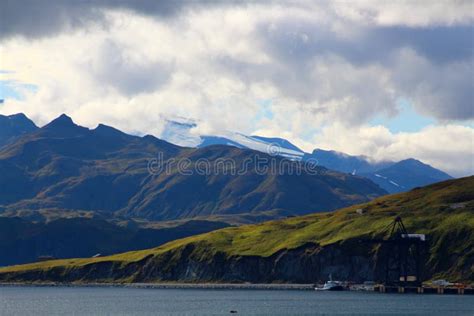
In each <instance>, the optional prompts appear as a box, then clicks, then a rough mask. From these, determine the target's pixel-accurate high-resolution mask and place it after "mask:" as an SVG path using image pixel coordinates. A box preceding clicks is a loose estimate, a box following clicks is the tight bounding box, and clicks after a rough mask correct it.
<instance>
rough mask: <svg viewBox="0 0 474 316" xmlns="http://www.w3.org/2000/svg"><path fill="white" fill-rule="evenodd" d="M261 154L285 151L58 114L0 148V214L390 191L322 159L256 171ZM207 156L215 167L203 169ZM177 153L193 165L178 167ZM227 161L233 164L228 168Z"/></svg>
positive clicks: (297, 203)
mask: <svg viewBox="0 0 474 316" xmlns="http://www.w3.org/2000/svg"><path fill="white" fill-rule="evenodd" d="M158 157H162V159H163V160H164V161H166V162H167V163H168V164H169V165H170V168H167V169H166V170H165V169H163V170H160V171H159V172H156V173H150V169H149V167H150V166H149V163H150V161H151V160H152V159H156V158H158ZM258 157H260V158H263V159H267V162H264V163H263V166H264V167H265V166H266V167H267V168H268V167H270V163H273V162H275V163H276V164H279V163H280V162H281V161H282V160H283V158H282V157H271V156H269V155H266V154H262V153H259V152H256V151H253V150H249V149H239V148H235V147H231V146H209V147H205V148H197V149H196V148H184V147H179V146H176V145H173V144H170V143H168V142H165V141H163V140H160V139H157V138H155V137H153V136H145V137H138V136H132V135H127V134H125V133H123V132H121V131H119V130H117V129H114V128H112V127H109V126H105V125H99V126H98V127H97V128H95V129H92V130H90V129H87V128H84V127H81V126H78V125H76V124H75V123H74V122H73V121H72V120H71V118H69V117H68V116H66V115H61V116H60V117H58V118H57V119H55V120H53V121H52V122H51V123H49V124H47V125H46V126H44V127H42V128H40V129H37V130H35V131H33V132H30V133H28V134H25V135H23V136H21V137H19V138H18V139H17V140H16V141H15V142H13V143H10V144H8V145H6V146H4V147H3V148H2V149H1V150H0V173H1V174H2V177H0V186H1V187H2V188H4V189H3V190H2V191H0V213H2V212H3V213H4V214H13V215H14V216H18V215H20V216H21V214H23V213H25V212H29V213H30V215H31V211H34V210H37V211H40V210H65V211H71V210H75V211H93V212H100V213H101V214H109V216H110V217H113V216H122V217H128V218H131V217H133V218H135V217H136V218H145V219H151V220H174V219H183V218H192V217H197V216H200V217H202V216H211V215H213V216H215V215H236V214H243V213H245V214H249V213H253V214H258V213H259V212H269V211H272V212H273V214H275V216H279V214H280V215H281V214H285V215H289V214H306V213H311V212H320V211H328V210H333V209H336V208H340V207H343V206H347V205H352V204H354V203H360V202H364V201H368V200H370V199H372V198H374V197H377V196H380V195H383V194H385V193H386V192H385V191H384V190H382V189H380V188H379V187H378V186H377V185H375V184H374V183H373V182H372V181H370V180H368V179H365V178H361V177H357V176H352V175H349V174H342V173H338V172H335V171H330V170H327V169H325V168H322V167H317V168H315V170H314V171H315V173H309V172H307V170H305V169H304V168H303V167H302V165H301V163H299V162H295V163H294V165H291V166H292V167H294V168H296V169H298V168H299V169H298V170H301V173H300V174H297V173H296V172H295V173H291V172H285V170H286V169H285V170H284V172H279V171H278V170H277V171H274V172H272V171H271V170H270V169H267V171H263V172H259V170H258V166H257V164H259V163H258V162H256V158H258ZM203 160H204V161H205V162H206V163H207V164H208V166H209V167H210V170H211V171H213V172H204V173H200V172H197V171H196V170H198V169H199V166H198V165H199V163H200V162H202V161H203ZM172 161H175V162H178V161H181V162H183V161H184V162H185V163H186V165H187V168H188V169H190V170H191V171H195V172H193V173H192V174H191V175H188V174H186V173H185V172H180V170H178V167H177V165H176V164H174V165H173V164H172ZM222 161H231V162H232V164H233V165H231V166H230V167H229V166H228V165H227V166H226V167H225V168H226V171H225V172H224V169H222V170H221V169H219V168H221V167H220V164H221V162H222ZM244 168H246V169H247V171H246V172H243V173H242V174H238V173H236V171H237V170H243V169H244ZM296 169H295V170H296ZM215 170H220V171H219V172H214V171H215Z"/></svg>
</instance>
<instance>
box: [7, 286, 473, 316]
mask: <svg viewBox="0 0 474 316" xmlns="http://www.w3.org/2000/svg"><path fill="white" fill-rule="evenodd" d="M231 310H234V311H237V312H238V313H237V314H231V313H230V311H231ZM130 314H140V315H338V314H344V315H368V314H373V315H474V296H460V295H416V294H413V295H410V294H404V295H397V294H378V293H359V292H313V291H268V290H201V289H179V290H174V289H136V288H81V287H26V286H25V287H8V286H7V287H0V315H2V316H3V315H130Z"/></svg>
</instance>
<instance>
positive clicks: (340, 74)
mask: <svg viewBox="0 0 474 316" xmlns="http://www.w3.org/2000/svg"><path fill="white" fill-rule="evenodd" d="M0 6H1V7H0V27H1V31H0V93H1V95H0V98H2V99H4V102H3V104H0V113H2V114H12V113H17V112H24V113H26V114H27V115H28V116H29V117H30V118H32V119H33V120H34V121H35V122H36V123H37V124H38V125H40V126H41V125H43V124H45V123H47V122H48V121H49V120H51V119H53V118H54V117H56V116H58V115H59V114H61V113H67V114H68V115H70V116H72V117H73V119H74V120H75V121H76V122H77V123H79V124H81V125H85V126H88V127H91V128H92V127H95V126H96V125H97V124H98V123H99V122H102V123H105V124H108V125H112V126H115V127H117V128H120V129H122V130H124V131H127V132H130V133H138V134H145V133H149V134H154V135H156V136H158V137H159V136H160V135H161V134H162V133H163V132H164V131H163V128H164V126H165V124H164V122H165V120H166V119H169V118H172V119H173V118H186V119H190V120H194V121H195V122H198V125H197V127H196V128H195V129H194V130H193V131H192V132H193V133H195V134H219V133H221V132H222V131H224V130H232V131H239V132H242V133H246V134H257V135H262V136H277V137H284V138H287V139H289V140H290V141H292V142H294V143H295V144H297V145H298V146H300V147H302V148H303V149H305V150H307V151H312V150H313V149H314V148H316V147H318V148H324V149H334V150H339V151H343V152H346V153H349V154H365V155H368V156H371V157H373V158H374V159H376V160H381V159H391V160H398V159H403V158H408V157H414V158H418V159H420V160H422V161H424V162H426V163H429V164H432V165H433V166H435V167H438V168H441V169H443V170H445V171H447V172H449V173H451V174H452V175H454V176H461V175H468V174H473V173H474V123H473V122H474V104H473V103H474V95H473V94H474V92H473V91H474V87H473V85H474V72H473V70H474V69H473V66H474V52H473V50H474V33H473V25H474V7H473V6H474V5H473V2H472V1H469V0H468V1H441V0H437V1H408V2H402V1H398V2H396V3H394V2H393V1H357V2H356V1H344V2H342V1H341V2H331V1H291V2H286V1H274V2H265V3H264V2H258V1H254V2H248V3H244V2H241V1H228V2H219V1H205V2H196V1H193V2H191V1H189V2H187V1H173V2H172V1H169V2H166V1H160V2H157V1H144V0H143V1H142V0H137V1H112V0H81V1H59V0H49V1H34V0H20V1H17V0H3V1H2V2H1V4H0Z"/></svg>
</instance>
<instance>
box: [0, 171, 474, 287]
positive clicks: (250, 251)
mask: <svg viewBox="0 0 474 316" xmlns="http://www.w3.org/2000/svg"><path fill="white" fill-rule="evenodd" d="M395 216H401V217H402V218H403V221H404V223H405V226H406V228H407V230H408V231H409V232H412V233H423V234H427V235H428V238H429V245H430V255H429V259H428V263H427V266H426V271H425V273H426V275H427V277H428V278H433V277H446V278H448V279H451V280H474V176H471V177H467V178H462V179H457V180H450V181H445V182H441V183H437V184H434V185H430V186H427V187H424V188H420V189H415V190H412V191H410V192H407V193H401V194H397V195H390V196H386V197H382V198H379V199H376V200H374V201H372V202H369V203H366V204H361V205H356V206H352V207H349V208H345V209H341V210H339V211H336V212H333V213H319V214H312V215H307V216H302V217H293V218H288V219H286V220H280V221H270V222H265V223H262V224H257V225H247V226H241V227H232V228H225V229H221V230H218V231H214V232H211V233H206V234H202V235H198V236H193V237H189V238H185V239H180V240H177V241H173V242H170V243H168V244H165V245H163V246H160V247H158V248H154V249H149V250H143V251H134V252H128V253H123V254H118V255H114V256H109V257H102V258H94V259H71V260H57V261H49V262H40V263H34V264H28V265H20V266H12V267H6V268H2V269H0V280H3V281H25V280H26V281H68V282H73V281H80V282H97V281H98V282H105V281H107V282H110V281H118V282H144V281H147V282H152V281H192V282H198V281H236V282H241V281H251V282H253V281H255V282H257V281H258V282H262V281H263V282H278V281H284V282H301V281H308V282H310V281H314V280H318V279H322V278H324V275H325V274H326V272H327V271H332V270H331V269H332V267H335V268H334V269H336V268H337V269H339V270H337V269H336V270H334V271H335V273H336V274H337V273H340V277H341V278H342V277H345V278H347V279H354V280H360V279H362V278H375V279H376V278H377V273H376V272H370V270H371V269H372V270H373V269H376V267H375V268H374V267H373V266H374V265H375V266H376V259H374V246H373V245H372V246H366V245H361V244H360V243H359V244H358V243H357V240H361V238H364V239H365V238H368V237H376V236H377V237H382V236H381V235H382V234H383V233H382V232H384V228H385V227H386V226H387V225H388V224H389V223H390V222H391V221H392V220H393V219H394V217H395ZM357 245H358V246H357ZM328 258H329V259H328ZM330 267H331V269H329V268H330ZM366 270H367V271H368V272H367V271H366ZM371 273H372V274H371Z"/></svg>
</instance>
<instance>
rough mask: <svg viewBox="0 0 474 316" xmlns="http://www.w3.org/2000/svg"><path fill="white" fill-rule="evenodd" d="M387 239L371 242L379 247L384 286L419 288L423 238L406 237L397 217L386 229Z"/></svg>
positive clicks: (424, 246) (422, 258)
mask: <svg viewBox="0 0 474 316" xmlns="http://www.w3.org/2000/svg"><path fill="white" fill-rule="evenodd" d="M385 232H389V235H388V238H384V239H372V240H371V242H373V243H377V244H380V247H379V249H378V251H377V258H378V260H377V262H378V263H379V264H382V265H383V271H384V275H383V276H382V278H383V281H384V284H385V285H392V286H421V284H422V282H423V268H424V266H425V261H426V253H427V251H426V249H427V246H426V236H425V235H423V234H409V233H408V232H407V230H406V228H405V225H404V224H403V221H402V219H401V217H399V216H397V217H396V218H395V219H394V221H393V222H391V223H390V224H389V225H388V226H387V227H386V228H385Z"/></svg>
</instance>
